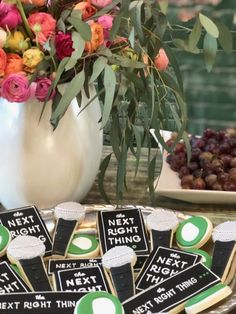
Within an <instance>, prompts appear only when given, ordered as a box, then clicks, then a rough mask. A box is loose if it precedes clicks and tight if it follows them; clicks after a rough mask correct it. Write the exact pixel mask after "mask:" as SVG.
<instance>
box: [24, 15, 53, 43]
mask: <svg viewBox="0 0 236 314" xmlns="http://www.w3.org/2000/svg"><path fill="white" fill-rule="evenodd" d="M28 23H29V26H30V28H31V30H32V31H33V33H34V34H35V35H36V36H37V41H38V42H39V43H40V45H44V44H45V43H46V42H47V40H48V39H49V38H51V37H53V36H54V33H55V29H56V23H57V22H56V20H55V19H54V18H53V17H52V15H51V14H48V13H45V12H36V13H33V14H31V15H30V16H29V18H28Z"/></svg>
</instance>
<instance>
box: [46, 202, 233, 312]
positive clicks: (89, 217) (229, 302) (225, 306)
mask: <svg viewBox="0 0 236 314" xmlns="http://www.w3.org/2000/svg"><path fill="white" fill-rule="evenodd" d="M84 206H85V208H86V219H85V221H84V222H83V224H82V225H80V229H83V232H87V233H90V234H91V233H92V234H97V229H96V215H97V212H98V211H101V210H116V209H118V208H122V209H132V208H138V209H141V211H142V213H143V216H144V220H146V217H147V215H149V214H150V213H151V212H153V211H155V210H157V209H158V210H160V209H161V210H168V211H172V212H174V213H175V214H176V215H177V217H178V218H179V220H180V221H181V220H185V219H188V218H190V217H191V215H188V214H184V213H182V212H180V211H174V210H170V209H163V208H159V207H150V206H139V205H135V206H134V205H125V206H123V205H122V206H120V207H117V206H113V205H96V204H94V205H84ZM40 214H41V216H42V218H43V219H44V221H45V223H46V225H47V228H48V230H49V232H51V233H53V230H54V227H55V222H54V220H53V209H44V210H40ZM222 222H223V221H222ZM204 249H205V248H204ZM207 250H208V251H209V252H211V251H212V243H211V242H209V245H208V247H207ZM230 287H231V289H232V290H233V293H232V294H231V295H230V296H229V297H228V298H227V299H225V300H224V301H223V302H221V303H218V304H217V306H214V307H212V308H210V309H208V310H206V311H204V312H201V313H204V314H226V313H230V314H234V313H236V276H234V279H233V281H232V282H231V284H230Z"/></svg>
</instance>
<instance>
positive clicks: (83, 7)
mask: <svg viewBox="0 0 236 314" xmlns="http://www.w3.org/2000/svg"><path fill="white" fill-rule="evenodd" d="M74 10H80V11H81V13H82V19H83V20H86V19H88V18H89V17H91V16H93V15H94V14H95V13H96V12H97V9H96V8H95V7H94V6H92V5H91V4H90V3H88V2H79V3H77V4H76V5H75V7H74Z"/></svg>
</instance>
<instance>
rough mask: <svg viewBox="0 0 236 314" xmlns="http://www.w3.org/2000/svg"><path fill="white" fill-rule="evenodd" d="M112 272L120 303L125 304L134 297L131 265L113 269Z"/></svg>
mask: <svg viewBox="0 0 236 314" xmlns="http://www.w3.org/2000/svg"><path fill="white" fill-rule="evenodd" d="M110 272H111V277H112V281H113V283H114V287H115V290H116V293H117V296H118V298H119V299H120V301H121V302H123V301H125V300H127V299H129V298H131V297H132V296H133V295H134V279H133V271H132V267H131V264H130V263H128V264H125V265H123V266H120V267H112V268H111V269H110ZM127 313H128V312H127Z"/></svg>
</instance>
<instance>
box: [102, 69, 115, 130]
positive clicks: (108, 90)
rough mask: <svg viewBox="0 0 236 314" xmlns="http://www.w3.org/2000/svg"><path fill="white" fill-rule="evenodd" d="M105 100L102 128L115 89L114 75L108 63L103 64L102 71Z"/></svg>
mask: <svg viewBox="0 0 236 314" xmlns="http://www.w3.org/2000/svg"><path fill="white" fill-rule="evenodd" d="M104 87H105V101H104V106H103V115H102V128H103V127H104V126H105V125H106V124H107V121H108V119H109V116H110V113H111V108H112V103H113V99H114V95H115V89H116V75H115V72H114V71H113V70H112V68H111V67H110V66H109V65H106V66H105V73H104Z"/></svg>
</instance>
